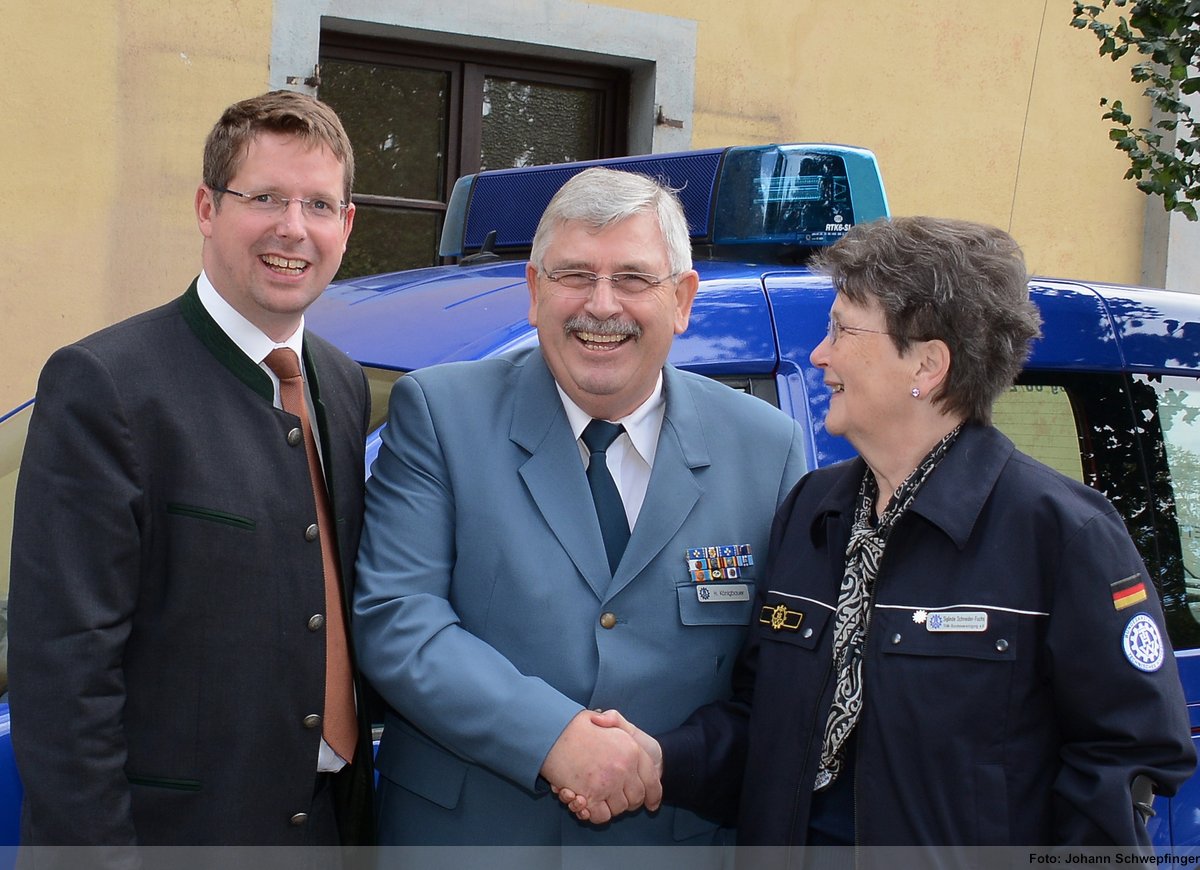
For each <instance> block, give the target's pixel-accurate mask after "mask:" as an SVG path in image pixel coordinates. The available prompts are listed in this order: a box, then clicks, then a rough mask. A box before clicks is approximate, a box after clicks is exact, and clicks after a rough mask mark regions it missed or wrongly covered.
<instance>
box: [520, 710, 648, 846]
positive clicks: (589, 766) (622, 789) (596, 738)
mask: <svg viewBox="0 0 1200 870" xmlns="http://www.w3.org/2000/svg"><path fill="white" fill-rule="evenodd" d="M541 772H542V776H543V778H545V780H546V781H547V782H549V783H550V786H551V788H552V789H553V791H554V793H555V794H556V795H558V799H559V800H560V801H561V802H562V803H563V804H564V805H565V806H566V807H567V809H568V810H569V811H570V812H572V813H574V814H575V817H576V818H578V819H579V820H580V821H584V822H588V821H590V822H591V823H592V824H595V825H602V824H604V823H605V822H608V821H610V820H611V819H613V818H615V817H617V816H619V815H621V813H626V812H632V811H634V810H636V809H638V808H640V807H643V806H644V807H645V808H646V809H648V810H651V811H653V810H657V809H658V808H659V805H661V804H662V749H661V748H660V747H659V745H658V741H657V740H655V739H654V738H653V737H651V736H650V735H649V734H647V733H646V732H644V731H642V730H641V729H640V728H637V727H636V726H634V725H633V724H631V723H630V722H628V721H626V719H625V717H624V716H622V715H621V714H620V713H618V712H617V711H616V710H607V711H605V712H603V713H599V712H596V711H593V710H581V711H580V712H579V713H578V714H577V715H576V716H575V718H574V719H572V720H571V721H570V722H569V723H568V724H567V727H566V728H565V729H564V730H563V733H562V734H561V735H559V738H558V740H557V741H556V742H555V744H554V746H552V747H551V748H550V752H549V754H548V755H547V756H546V760H545V762H543V764H542V771H541Z"/></svg>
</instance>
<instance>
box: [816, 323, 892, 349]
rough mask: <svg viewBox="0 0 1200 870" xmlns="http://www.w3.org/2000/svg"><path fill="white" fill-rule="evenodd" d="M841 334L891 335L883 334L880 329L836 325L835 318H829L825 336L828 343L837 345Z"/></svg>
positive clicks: (888, 333)
mask: <svg viewBox="0 0 1200 870" xmlns="http://www.w3.org/2000/svg"><path fill="white" fill-rule="evenodd" d="M843 332H848V333H850V334H851V335H853V334H854V333H856V332H869V333H871V334H872V335H891V333H890V332H884V331H883V330H882V329H867V328H866V327H865V326H846V325H845V324H842V323H838V322H837V320H836V319H835V318H833V317H830V318H829V326H828V328H827V331H826V335H828V336H829V343H830V344H837V340H838V336H840V335H841V334H842V333H843Z"/></svg>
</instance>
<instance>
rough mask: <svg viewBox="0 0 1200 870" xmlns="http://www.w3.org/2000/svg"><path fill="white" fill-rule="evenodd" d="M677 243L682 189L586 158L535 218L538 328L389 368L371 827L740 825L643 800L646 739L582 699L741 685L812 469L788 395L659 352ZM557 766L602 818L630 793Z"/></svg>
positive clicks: (667, 339)
mask: <svg viewBox="0 0 1200 870" xmlns="http://www.w3.org/2000/svg"><path fill="white" fill-rule="evenodd" d="M691 266H692V264H691V251H690V244H689V239H688V231H687V223H686V220H685V218H684V215H683V212H682V209H681V207H680V205H679V202H678V199H677V198H676V197H675V195H674V194H673V193H672V192H671V191H669V190H666V189H664V188H662V187H661V186H659V185H658V184H657V183H656V182H654V181H653V180H651V179H648V178H645V177H643V176H638V175H634V174H630V173H625V172H618V171H613V170H608V169H590V170H587V171H585V172H583V173H581V174H579V175H577V176H575V177H574V178H572V179H571V180H570V181H568V182H567V183H566V184H565V185H564V186H563V188H562V189H561V190H560V191H559V192H558V194H557V195H556V196H555V197H554V199H553V200H552V201H551V203H550V205H549V206H548V207H547V210H546V213H545V215H544V216H543V217H542V220H541V223H540V224H539V226H538V230H537V234H536V236H535V238H534V242H533V250H532V254H531V261H530V264H529V266H528V268H527V280H528V284H529V291H530V312H529V320H530V323H531V324H533V325H534V326H536V327H537V331H538V338H539V341H540V346H539V347H537V348H533V349H531V350H525V351H521V352H518V353H515V354H511V355H505V356H502V357H499V358H496V359H491V360H485V361H479V362H469V363H454V364H449V365H443V366H436V367H433V368H430V369H426V370H423V371H418V372H416V373H414V374H411V375H409V376H407V377H404V378H402V379H401V380H400V381H399V382H398V383H397V384H396V387H395V389H394V391H393V393H392V397H391V405H390V410H389V419H388V427H387V429H386V431H385V434H384V440H383V446H382V448H381V450H380V453H379V458H378V460H377V461H376V463H375V465H374V468H373V476H372V478H371V480H370V482H369V483H368V489H367V515H366V527H365V532H364V537H363V544H362V547H361V549H360V551H359V560H358V570H359V581H358V587H357V593H356V596H355V606H354V610H355V615H354V620H355V621H354V626H355V640H356V642H357V644H358V651H359V656H360V663H361V665H362V667H363V669H364V671H365V673H366V674H367V675H368V676H369V678H370V680H371V681H372V682H373V684H374V685H375V686H376V688H377V689H378V690H379V691H380V693H381V694H382V695H383V697H384V699H385V700H386V702H387V704H388V706H389V708H390V709H389V711H388V716H387V722H386V727H385V730H384V735H383V739H382V742H381V745H380V750H379V757H378V762H377V766H378V769H379V772H380V784H379V787H380V798H381V800H380V803H381V810H380V824H381V832H380V833H381V842H382V843H383V844H392V845H419V844H424V845H456V844H462V845H467V844H475V845H494V844H508V845H550V846H558V845H573V844H589V843H596V844H613V845H616V844H644V845H667V844H671V843H687V844H693V845H704V844H710V843H721V842H724V841H726V840H727V839H728V831H722V830H721V829H719V828H718V827H717V826H716V825H714V824H713V823H710V822H708V821H705V820H703V819H701V818H700V817H698V816H695V815H693V814H691V813H690V812H688V811H686V810H680V809H676V808H673V807H662V808H661V809H657V810H656V811H650V809H652V808H655V807H657V805H658V802H659V795H660V794H661V788H660V786H659V783H658V774H659V771H658V769H657V766H656V764H655V761H656V759H652V758H650V757H649V756H648V755H646V753H645V752H644V751H643V750H642V749H640V748H639V747H638V746H637V744H636V743H634V741H633V739H632V738H630V737H629V736H628V735H627V734H625V733H624V732H622V731H620V730H619V729H613V728H601V727H599V726H597V725H594V724H593V723H592V722H591V719H590V716H589V715H588V713H587V711H588V710H589V709H595V708H619V709H620V710H621V711H622V713H623V714H624V715H625V716H626V717H627V718H628V719H629V720H630V721H632V722H635V723H637V724H638V725H639V726H641V727H642V728H644V729H645V730H647V731H650V732H657V731H661V730H664V729H668V728H672V727H675V726H676V725H678V724H679V723H681V722H682V721H683V720H684V719H685V718H686V717H687V716H688V714H689V713H691V711H692V710H694V709H695V708H696V707H697V706H699V705H701V704H704V703H707V702H710V701H714V700H718V699H721V698H725V697H728V696H729V694H730V671H731V667H732V664H733V660H734V658H735V656H736V653H737V651H738V649H739V648H740V646H741V644H742V641H743V638H744V636H745V632H746V627H747V625H748V624H749V623H750V621H751V619H752V617H753V614H752V612H751V608H752V602H753V600H754V592H755V583H756V581H757V580H758V579H759V577H760V576H761V574H760V572H761V569H762V566H763V564H764V562H765V559H766V544H767V537H768V534H769V531H770V525H771V518H772V516H773V514H774V512H775V508H776V506H777V504H778V503H779V501H780V500H781V499H782V498H783V497H784V496H785V495H786V494H787V492H788V491H789V490H790V489H791V487H792V485H793V483H794V482H795V481H796V480H797V479H798V478H799V476H800V475H801V474H802V473H803V471H804V459H803V453H802V450H801V447H800V441H799V437H798V434H797V429H796V425H795V423H794V422H793V421H792V420H791V419H790V418H789V417H787V416H786V415H784V414H783V413H781V412H780V411H778V410H777V409H775V408H772V407H771V406H770V405H768V404H767V403H765V402H762V401H761V400H759V399H756V398H752V397H750V396H747V395H745V394H743V393H740V392H738V391H735V390H732V389H730V388H729V387H726V386H724V385H722V384H719V383H717V382H714V381H711V380H709V379H707V378H704V377H700V376H697V375H694V374H689V373H686V372H681V371H679V370H677V369H675V368H673V367H671V366H669V365H666V360H667V355H668V352H669V351H670V347H671V342H672V340H673V338H674V336H675V335H677V334H679V333H682V332H683V331H684V330H685V329H686V328H687V325H688V318H689V315H690V313H691V307H692V301H693V299H694V297H695V294H696V291H697V287H698V283H699V278H698V276H697V274H696V272H695V271H694V270H693V269H692V267H691ZM593 420H601V421H610V422H612V423H616V424H619V425H620V426H621V427H622V428H621V430H620V432H619V434H618V436H617V438H616V440H615V441H613V443H612V445H611V446H610V447H609V448H608V450H607V453H606V454H601V457H602V458H603V457H606V460H607V467H608V470H609V473H610V475H611V478H612V480H613V481H614V482H615V484H616V489H617V493H618V494H619V497H620V508H623V510H624V515H625V517H624V518H625V520H626V521H627V523H628V529H629V530H631V531H630V532H629V537H628V543H627V545H625V546H624V548H623V552H622V550H621V547H620V546H619V545H618V547H617V550H616V551H615V552H612V545H611V541H610V548H609V550H608V551H606V546H605V535H604V533H603V532H602V530H601V522H602V521H601V520H600V519H598V514H597V510H598V509H597V502H598V501H600V500H601V499H600V497H597V498H596V499H594V498H593V490H592V489H590V488H589V480H588V476H587V466H588V464H589V462H590V461H591V457H592V456H595V455H596V454H592V453H590V452H589V450H588V449H587V448H585V447H584V446H583V442H582V440H581V436H582V435H583V433H584V430H585V429H587V427H588V426H589V424H590V423H591V422H592V421H593ZM593 471H596V469H593ZM620 508H618V514H619V513H620ZM610 561H611V563H612V564H611V565H610ZM551 785H555V786H568V787H570V788H571V789H573V790H574V791H576V792H579V793H582V794H587V795H589V796H590V798H591V801H590V804H589V805H590V806H591V807H592V808H593V821H595V820H596V819H597V814H599V816H600V818H604V817H606V816H607V815H608V814H609V813H610V812H611V813H613V814H615V813H618V812H621V811H623V810H626V809H630V808H637V807H639V806H642V809H641V810H640V811H637V812H631V813H629V814H627V815H624V816H622V817H620V818H619V819H614V820H613V821H612V822H611V823H610V824H607V825H601V826H599V827H595V826H592V825H588V824H584V823H581V822H578V821H577V820H576V819H575V818H574V817H573V816H571V815H570V813H569V812H567V810H566V809H565V808H564V807H563V806H561V805H560V804H559V802H558V801H557V800H556V799H555V797H554V795H553V794H551V793H550V786H551ZM643 805H644V806H643Z"/></svg>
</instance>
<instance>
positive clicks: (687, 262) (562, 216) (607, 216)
mask: <svg viewBox="0 0 1200 870" xmlns="http://www.w3.org/2000/svg"><path fill="white" fill-rule="evenodd" d="M643 211H647V212H652V213H654V214H655V215H656V216H657V217H658V225H659V227H660V228H661V230H662V235H663V241H664V242H665V243H666V246H667V259H668V262H669V263H670V266H671V273H672V274H674V275H678V274H679V273H680V272H686V271H687V270H688V269H690V268H692V243H691V237H690V235H689V234H688V225H687V218H685V217H684V215H683V206H682V205H681V204H680V202H679V197H678V196H676V194H675V191H674V190H672V189H671V188H669V187H666V186H664V185H662V184H660V183H659V182H658V181H656V180H655V179H653V178H650V177H649V176H647V175H639V174H637V173H634V172H621V171H619V170H615V169H606V168H604V167H602V166H593V167H592V168H591V169H585V170H584V171H583V172H580V173H579V174H578V175H574V176H572V177H571V178H570V179H568V181H567V183H566V184H564V185H563V186H562V187H561V188H559V190H558V193H556V194H554V197H553V198H552V199H551V200H550V203H549V205H547V206H546V211H545V212H544V213H543V214H542V219H541V220H540V221H539V222H538V227H537V232H535V233H534V234H533V247H532V250H531V251H530V253H529V261H530V262H531V263H533V265H534V266H535V267H536V268H537V269H538V271H541V270H542V260H543V258H544V257H545V255H546V248H547V247H549V245H550V242H551V240H552V238H553V236H554V232H555V230H557V229H558V228H559V227H560V226H562V225H563V224H564V223H566V222H567V221H582V222H583V223H585V224H587V225H588V226H590V227H594V228H596V229H602V228H604V227H607V226H609V225H610V224H615V223H619V222H621V221H623V220H625V219H626V218H630V217H633V216H634V215H635V214H637V213H638V212H643Z"/></svg>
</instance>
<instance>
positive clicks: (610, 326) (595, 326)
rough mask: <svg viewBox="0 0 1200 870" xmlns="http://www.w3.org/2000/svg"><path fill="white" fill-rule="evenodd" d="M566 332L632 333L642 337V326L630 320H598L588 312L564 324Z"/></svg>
mask: <svg viewBox="0 0 1200 870" xmlns="http://www.w3.org/2000/svg"><path fill="white" fill-rule="evenodd" d="M563 330H564V331H566V332H594V333H595V334H596V335H631V336H633V337H634V338H641V337H642V328H641V327H640V326H638V325H637V324H636V323H633V322H632V321H628V320H613V319H610V320H597V319H596V318H594V317H589V316H588V315H586V314H577V315H575V316H574V317H572V318H570V319H569V320H567V322H566V323H564V324H563Z"/></svg>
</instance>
